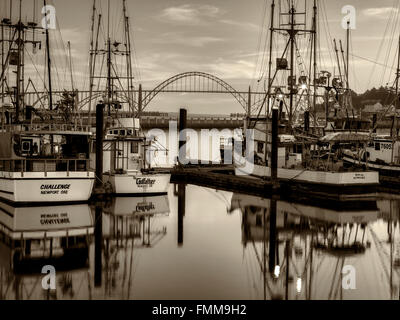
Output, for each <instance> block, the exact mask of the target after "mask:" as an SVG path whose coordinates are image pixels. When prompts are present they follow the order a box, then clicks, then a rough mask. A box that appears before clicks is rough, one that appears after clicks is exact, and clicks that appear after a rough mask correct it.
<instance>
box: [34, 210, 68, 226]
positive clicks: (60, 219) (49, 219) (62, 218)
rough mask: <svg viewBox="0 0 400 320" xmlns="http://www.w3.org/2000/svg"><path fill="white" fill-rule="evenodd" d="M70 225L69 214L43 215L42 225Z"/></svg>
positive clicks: (41, 218) (41, 217) (41, 216)
mask: <svg viewBox="0 0 400 320" xmlns="http://www.w3.org/2000/svg"><path fill="white" fill-rule="evenodd" d="M67 223H70V221H69V218H68V214H67V213H62V214H58V213H51V214H41V215H40V224H41V225H51V224H67Z"/></svg>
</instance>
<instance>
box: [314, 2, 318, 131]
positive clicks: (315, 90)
mask: <svg viewBox="0 0 400 320" xmlns="http://www.w3.org/2000/svg"><path fill="white" fill-rule="evenodd" d="M313 11H314V17H313V20H314V22H313V32H314V33H313V35H314V37H313V45H314V52H313V54H314V68H313V69H314V75H313V78H314V81H313V83H314V97H313V114H314V128H313V133H314V134H315V133H316V129H317V12H318V11H317V1H316V0H314V7H313Z"/></svg>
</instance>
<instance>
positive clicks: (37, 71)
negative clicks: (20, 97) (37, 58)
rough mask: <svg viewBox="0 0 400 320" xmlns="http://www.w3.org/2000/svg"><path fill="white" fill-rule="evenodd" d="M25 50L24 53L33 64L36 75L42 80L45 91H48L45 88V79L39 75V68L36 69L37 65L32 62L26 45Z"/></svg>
mask: <svg viewBox="0 0 400 320" xmlns="http://www.w3.org/2000/svg"><path fill="white" fill-rule="evenodd" d="M25 51H26V53H27V54H28V57H29V59H31V61H32V65H33V67H34V68H35V70H36V73H37V75H38V76H39V78H40V80H41V81H42V83H43V86H44V89H45V91H46V92H47V93H48V89H47V87H46V83H45V80H44V79H43V78H42V76H41V75H40V72H39V70H38V69H37V67H36V65H35V63H34V61H33V58H32V56H31V54H30V53H29V51H28V49H27V48H26V47H25Z"/></svg>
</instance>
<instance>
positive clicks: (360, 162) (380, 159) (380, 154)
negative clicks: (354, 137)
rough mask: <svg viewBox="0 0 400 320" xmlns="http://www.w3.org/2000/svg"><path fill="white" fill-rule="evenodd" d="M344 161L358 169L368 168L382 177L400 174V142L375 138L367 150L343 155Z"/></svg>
mask: <svg viewBox="0 0 400 320" xmlns="http://www.w3.org/2000/svg"><path fill="white" fill-rule="evenodd" d="M343 161H344V162H346V163H347V164H350V165H354V166H356V167H364V168H365V167H368V168H369V169H371V170H376V171H379V173H380V174H381V175H388V176H398V175H399V174H400V141H397V140H396V139H393V138H391V137H385V136H375V137H374V138H373V139H371V141H370V142H369V143H368V145H367V146H366V148H365V149H361V150H350V149H347V150H345V151H344V153H343Z"/></svg>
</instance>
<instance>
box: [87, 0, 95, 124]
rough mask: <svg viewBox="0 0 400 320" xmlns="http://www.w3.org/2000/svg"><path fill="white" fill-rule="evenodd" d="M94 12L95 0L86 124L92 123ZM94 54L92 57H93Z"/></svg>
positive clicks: (93, 11) (93, 16) (91, 29)
mask: <svg viewBox="0 0 400 320" xmlns="http://www.w3.org/2000/svg"><path fill="white" fill-rule="evenodd" d="M95 14H96V0H93V9H92V25H91V28H90V31H91V32H90V56H89V77H90V81H89V82H90V83H89V112H88V124H89V126H91V125H92V116H91V112H92V93H93V72H94V69H93V59H96V55H95V52H93V39H94V19H95ZM93 55H94V57H93Z"/></svg>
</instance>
